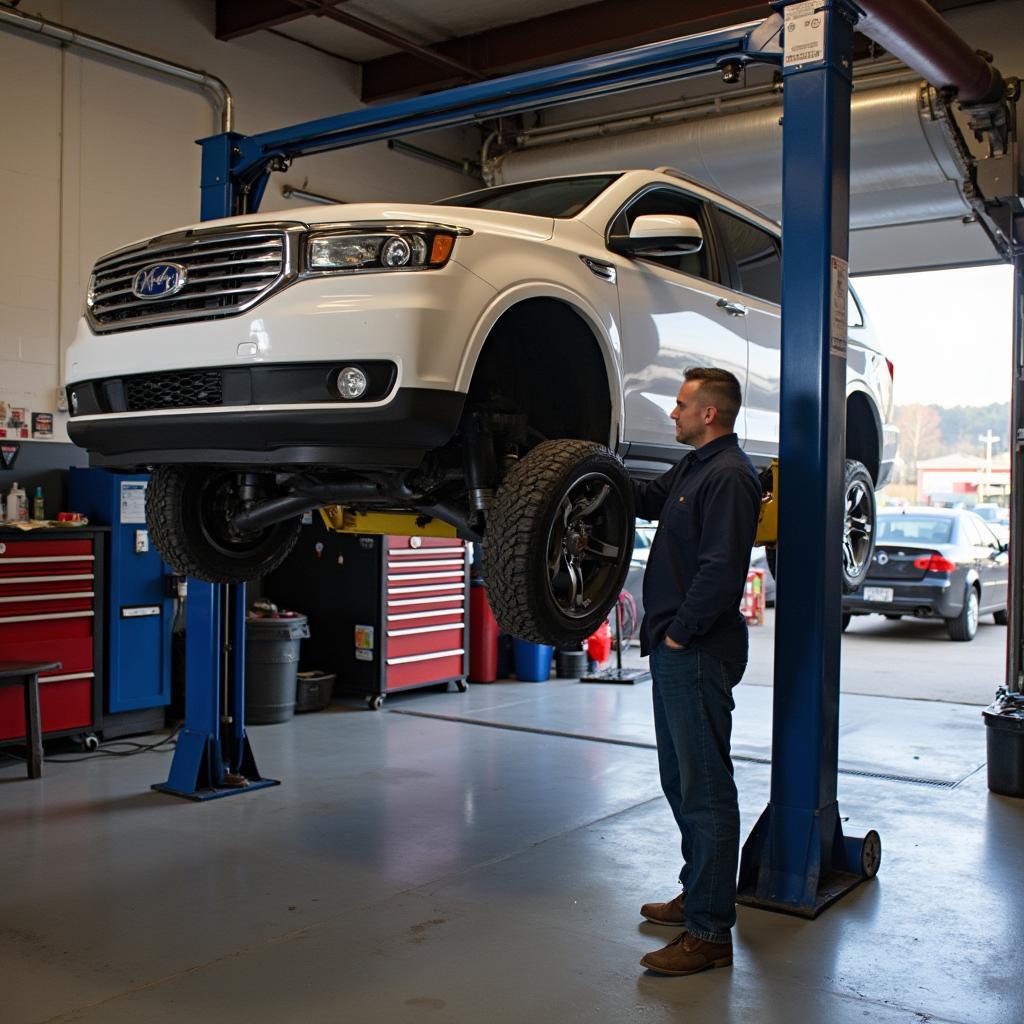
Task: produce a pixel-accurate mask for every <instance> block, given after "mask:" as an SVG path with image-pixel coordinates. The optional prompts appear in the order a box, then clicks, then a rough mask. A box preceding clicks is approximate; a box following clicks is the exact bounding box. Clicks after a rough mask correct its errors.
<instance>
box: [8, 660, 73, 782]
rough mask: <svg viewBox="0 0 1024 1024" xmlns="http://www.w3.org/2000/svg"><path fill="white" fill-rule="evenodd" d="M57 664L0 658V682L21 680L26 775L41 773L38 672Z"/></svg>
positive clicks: (41, 745)
mask: <svg viewBox="0 0 1024 1024" xmlns="http://www.w3.org/2000/svg"><path fill="white" fill-rule="evenodd" d="M58 668H60V662H59V661H49V662H44V661H0V686H14V685H16V684H18V683H20V684H21V686H22V688H23V692H24V695H25V744H26V746H27V747H28V777H29V778H30V779H38V778H40V777H41V776H42V774H43V727H42V722H41V721H40V718H39V674H40V673H41V672H50V671H52V670H53V669H58Z"/></svg>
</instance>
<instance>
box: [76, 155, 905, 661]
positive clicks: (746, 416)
mask: <svg viewBox="0 0 1024 1024" xmlns="http://www.w3.org/2000/svg"><path fill="white" fill-rule="evenodd" d="M780 252H781V250H780V237H779V227H778V225H777V224H775V223H774V222H773V221H770V220H768V219H766V218H765V217H763V216H761V215H760V214H759V213H757V212H756V211H754V210H752V209H750V208H748V207H746V206H744V205H743V204H741V203H739V202H737V201H735V200H733V199H730V198H728V197H727V196H724V195H721V194H720V193H718V192H715V191H712V190H711V189H708V188H706V187H704V186H702V185H700V184H699V183H697V182H695V181H692V180H690V179H688V178H686V177H685V176H684V175H682V174H680V173H679V172H678V171H673V170H671V169H668V168H662V169H659V170H657V171H649V170H633V171H612V172H608V173H599V174H583V175H574V176H569V177H561V178H550V179H546V180H542V181H532V182H523V183H520V184H515V185H504V186H501V187H498V188H485V189H481V190H479V191H476V192H471V193H468V194H465V195H460V196H454V197H452V198H448V199H443V200H440V201H439V202H437V203H435V204H409V203H401V202H387V203H362V204H355V205H336V206H316V207H310V208H308V209H301V210H295V211H290V212H289V213H288V214H282V213H280V212H273V213H262V214H250V215H246V216H241V217H231V218H226V219H224V220H221V221H217V222H215V223H207V224H197V225H193V226H191V227H187V228H183V229H181V230H178V231H174V232H171V233H169V234H164V235H160V236H158V237H156V238H150V239H146V240H143V241H141V242H136V243H134V244H132V245H129V246H126V247H125V248H123V249H120V250H118V251H117V252H114V253H111V254H110V255H107V256H104V257H103V258H102V259H100V260H99V262H98V263H97V264H96V266H95V268H94V271H93V275H92V278H91V280H90V284H89V289H88V295H87V297H86V310H85V314H84V317H83V319H82V321H81V323H80V325H79V328H78V333H77V336H76V338H75V341H74V343H73V345H72V346H71V348H70V349H69V352H68V359H67V391H68V401H69V407H70V410H71V419H70V422H69V427H68V429H69V433H70V435H71V438H72V440H74V441H75V443H76V444H79V445H80V446H82V447H83V448H86V449H88V451H89V453H90V459H91V462H92V464H93V465H102V466H111V467H138V466H146V467H151V469H152V479H151V483H150V486H149V490H148V497H147V513H146V514H147V522H148V524H149V529H150V533H151V536H152V538H153V541H154V544H155V545H156V547H157V548H158V549H159V550H160V552H161V554H162V555H163V557H164V559H165V560H166V561H167V562H169V563H170V564H171V565H172V566H173V567H174V568H175V569H176V570H177V571H179V572H181V573H184V574H186V575H189V576H194V577H197V578H199V579H204V580H211V581H214V582H243V581H246V580H252V579H257V578H259V577H261V576H263V575H265V574H266V573H268V572H269V571H270V570H272V569H273V568H274V567H275V566H277V565H278V564H279V563H280V562H281V561H282V560H283V559H284V558H285V557H286V556H287V554H288V552H289V550H290V549H291V547H292V546H293V545H294V543H295V541H296V538H297V535H298V529H299V523H300V517H301V515H302V514H303V513H304V512H306V511H308V510H310V509H314V508H318V507H323V506H329V505H342V506H347V507H352V508H356V509H374V508H384V509H388V510H402V511H406V512H409V513H413V514H414V515H416V516H418V517H420V518H423V517H430V518H434V519H440V520H443V521H444V522H447V523H449V524H452V525H454V526H455V527H456V528H457V529H458V530H459V532H460V534H461V535H462V536H465V537H468V538H470V539H480V538H486V540H487V544H486V561H487V568H486V578H487V586H488V592H489V595H490V598H491V603H492V606H493V608H494V610H495V613H496V615H497V617H498V619H499V621H500V622H501V623H502V626H503V627H504V628H505V629H506V631H508V632H510V633H512V634H514V635H516V636H521V637H524V638H528V639H533V640H543V641H547V642H553V643H556V644H558V645H563V644H566V643H571V642H572V641H574V640H578V639H580V638H582V637H585V636H587V635H588V634H589V633H591V632H592V631H593V629H594V628H595V627H596V625H597V624H598V623H600V622H601V620H602V619H603V618H604V617H605V616H606V615H607V614H608V611H609V609H610V607H611V604H612V602H613V601H614V599H615V597H616V595H617V594H618V593H619V591H620V589H621V587H622V583H623V580H624V578H625V576H626V573H627V571H628V569H629V564H630V558H629V552H630V549H631V540H632V537H633V513H632V501H631V497H630V488H629V479H628V475H627V473H635V474H637V475H640V476H644V475H646V476H652V475H655V474H656V473H658V472H661V471H663V469H664V468H665V466H666V465H667V464H669V463H674V462H675V461H677V460H678V458H679V457H680V455H681V454H682V452H681V451H680V448H679V446H678V445H677V444H676V442H675V435H674V430H673V424H672V423H671V422H670V420H669V418H668V413H669V412H670V410H671V409H672V408H673V406H674V403H675V396H676V391H677V389H678V387H679V384H680V381H681V378H682V375H683V371H684V370H685V369H686V368H687V367H688V366H692V365H715V366H722V367H725V368H726V369H729V370H731V371H732V372H733V373H735V374H736V376H737V377H738V378H739V380H740V382H741V384H742V387H743V393H744V405H743V411H742V414H741V418H740V420H739V422H738V424H737V430H738V433H739V435H740V438H741V442H742V444H743V446H744V448H745V449H746V451H747V452H748V453H749V455H750V456H751V458H752V459H753V460H754V462H755V464H757V465H758V466H759V467H764V466H767V465H768V464H769V462H770V461H771V460H772V459H773V458H775V457H777V456H778V448H779V445H778V438H779V385H780V366H779V354H780V308H779V302H780V298H781V272H780V263H781V258H780ZM849 324H850V330H849V344H848V358H847V369H846V393H847V400H846V424H847V427H846V452H845V455H846V460H847V461H846V477H845V480H846V507H847V524H848V527H849V529H848V530H847V535H846V539H845V543H844V560H843V575H844V584H845V586H846V587H847V588H852V587H854V586H856V585H857V584H858V583H859V582H861V580H862V579H863V576H864V574H865V572H866V571H867V567H868V564H869V560H870V555H871V550H872V529H871V527H872V523H873V520H874V489H875V488H876V487H879V486H881V485H882V484H884V483H885V482H886V480H887V478H888V476H889V472H890V469H891V466H892V461H893V458H894V456H895V451H896V437H897V432H896V429H895V428H894V427H893V426H892V425H891V423H890V420H891V413H892V364H891V363H889V362H888V361H887V360H886V359H885V357H884V356H883V354H882V353H881V351H880V350H879V348H878V344H877V342H876V341H875V339H874V334H873V332H872V330H871V326H870V323H869V321H868V320H867V317H866V316H865V313H864V310H863V306H862V305H861V304H860V302H859V301H858V299H857V297H856V296H855V295H854V294H853V293H852V292H851V293H850V295H849ZM623 460H624V462H623Z"/></svg>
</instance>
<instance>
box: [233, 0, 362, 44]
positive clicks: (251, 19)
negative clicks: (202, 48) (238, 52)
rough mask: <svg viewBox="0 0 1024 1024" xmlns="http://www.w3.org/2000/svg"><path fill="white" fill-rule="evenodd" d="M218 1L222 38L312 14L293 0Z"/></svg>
mask: <svg viewBox="0 0 1024 1024" xmlns="http://www.w3.org/2000/svg"><path fill="white" fill-rule="evenodd" d="M336 2H338V3H345V2H347V0H336ZM216 3H217V7H216V21H215V26H216V27H215V29H214V32H215V34H216V36H217V38H218V39H237V38H238V37H239V36H247V35H249V34H250V33H251V32H259V31H260V29H264V28H274V26H276V25H284V24H285V23H286V22H289V21H295V20H296V19H297V18H305V17H307V16H308V15H309V14H310V12H309V11H308V10H304V9H303V8H302V7H301V6H297V5H296V4H293V3H292V2H291V0H216Z"/></svg>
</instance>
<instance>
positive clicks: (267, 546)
mask: <svg viewBox="0 0 1024 1024" xmlns="http://www.w3.org/2000/svg"><path fill="white" fill-rule="evenodd" d="M238 475H239V474H238V473H237V472H236V471H232V470H227V469H223V468H211V467H209V466H157V467H156V469H154V470H153V474H152V477H151V478H150V481H149V486H148V487H147V488H146V524H147V525H148V527H149V534H150V536H151V537H152V538H153V544H154V546H155V547H156V549H157V551H159V552H160V557H161V558H163V560H164V561H165V562H166V563H167V564H168V565H169V566H170V567H171V568H172V569H173V570H174V571H175V572H177V573H180V574H181V575H182V576H191V577H192V578H193V579H197V580H205V581H206V582H207V583H249V582H251V581H252V580H258V579H260V578H261V577H263V576H266V575H267V573H269V572H271V571H272V570H274V569H276V568H277V567H278V566H279V565H280V564H281V563H282V562H283V561H284V560H285V559H286V558H287V557H288V554H289V552H290V551H291V550H292V548H293V547H294V546H295V542H296V541H297V540H298V539H299V528H300V526H301V519H300V518H299V517H298V516H296V517H295V518H294V519H289V520H287V521H286V522H283V523H275V524H274V525H273V526H268V527H266V528H265V529H262V530H257V531H256V532H254V533H251V534H234V533H232V531H231V529H230V527H229V522H228V520H229V518H230V516H232V515H233V514H234V513H235V512H237V511H240V510H241V507H242V506H241V503H240V502H239V501H238V499H237V495H236V492H237V487H236V481H237V479H238Z"/></svg>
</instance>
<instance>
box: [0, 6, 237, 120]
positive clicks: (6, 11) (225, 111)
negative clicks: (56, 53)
mask: <svg viewBox="0 0 1024 1024" xmlns="http://www.w3.org/2000/svg"><path fill="white" fill-rule="evenodd" d="M0 28H11V29H16V30H21V31H23V32H30V33H32V34H34V35H38V36H43V37H44V38H46V39H52V40H53V41H54V42H57V43H60V44H61V45H62V46H74V47H77V48H78V49H81V50H89V51H90V52H92V53H100V54H103V56H105V57H112V58H114V59H115V60H119V61H123V62H124V63H126V64H133V65H135V66H136V67H140V68H145V69H146V70H147V71H153V72H156V73H157V74H159V75H166V76H168V77H170V78H176V79H179V80H180V81H183V82H189V83H190V84H192V85H196V86H198V87H199V88H200V89H202V90H204V91H205V92H206V93H207V94H209V96H210V97H211V98H212V99H213V101H214V103H215V105H216V106H217V109H218V121H219V125H220V127H219V130H220V131H222V132H229V131H231V129H232V124H233V121H234V100H233V99H232V97H231V92H230V90H229V89H228V87H227V85H225V83H224V82H223V81H221V79H219V78H218V77H217V76H216V75H208V74H207V73H206V72H205V71H196V70H195V69H194V68H187V67H185V66H184V65H183V64H175V63H174V62H173V61H169V60H163V59H161V58H160V57H151V56H150V55H149V54H148V53H142V52H141V51H139V50H133V49H131V47H128V46H121V45H120V43H111V42H108V41H107V40H106V39H100V38H98V37H97V36H90V35H87V34H86V33H85V32H79V31H77V30H76V29H71V28H65V27H64V26H63V25H58V24H57V23H56V22H53V21H47V20H46V19H45V18H40V17H37V16H36V15H34V14H23V13H22V12H21V11H16V10H14V8H13V7H8V6H6V5H4V4H0Z"/></svg>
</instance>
